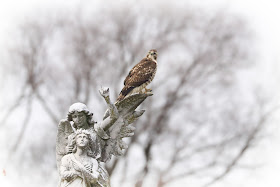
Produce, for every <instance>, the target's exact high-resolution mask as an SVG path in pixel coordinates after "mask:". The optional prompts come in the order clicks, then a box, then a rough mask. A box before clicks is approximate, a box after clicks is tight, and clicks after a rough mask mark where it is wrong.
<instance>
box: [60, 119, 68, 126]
mask: <svg viewBox="0 0 280 187" xmlns="http://www.w3.org/2000/svg"><path fill="white" fill-rule="evenodd" d="M58 125H59V126H67V125H70V122H69V121H68V120H67V119H62V120H60V122H59V124H58Z"/></svg>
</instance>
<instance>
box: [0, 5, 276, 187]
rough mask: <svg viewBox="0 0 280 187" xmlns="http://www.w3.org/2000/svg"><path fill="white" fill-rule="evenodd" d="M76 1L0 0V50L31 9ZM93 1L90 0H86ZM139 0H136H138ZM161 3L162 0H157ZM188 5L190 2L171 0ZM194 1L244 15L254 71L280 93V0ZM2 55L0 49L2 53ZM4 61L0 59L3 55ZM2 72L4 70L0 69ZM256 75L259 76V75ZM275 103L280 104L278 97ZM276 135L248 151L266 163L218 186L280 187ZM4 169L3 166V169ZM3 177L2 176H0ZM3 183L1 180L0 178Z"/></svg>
mask: <svg viewBox="0 0 280 187" xmlns="http://www.w3.org/2000/svg"><path fill="white" fill-rule="evenodd" d="M76 2H77V1H76V0H64V1H62V0H0V50H2V49H3V47H5V46H6V44H7V42H8V40H9V37H8V36H9V33H10V32H11V31H12V30H13V29H14V28H15V26H16V23H18V22H20V20H21V19H23V18H24V16H25V15H27V14H28V12H32V11H33V10H35V11H40V9H42V10H43V9H46V8H56V7H62V5H63V6H65V7H68V8H69V7H70V8H71V6H75V3H76ZM87 2H90V0H87ZM135 2H136V1H135ZM158 2H159V3H161V1H158ZM172 2H174V3H176V4H182V6H184V5H185V3H186V2H188V1H180V0H172ZM190 2H191V3H192V4H196V5H199V6H203V7H205V8H210V9H211V8H213V9H216V8H218V7H221V8H223V9H226V10H228V11H231V12H235V13H238V14H240V15H243V16H244V17H245V19H247V20H248V23H249V24H250V26H251V28H252V29H253V30H254V31H255V33H256V35H257V44H258V46H257V49H259V50H260V52H259V53H258V54H259V55H260V57H259V59H258V60H259V64H258V66H257V69H258V71H256V72H255V73H254V74H255V75H258V76H261V77H264V78H262V79H260V81H263V82H265V84H266V85H267V90H268V91H269V92H274V93H275V94H273V95H276V96H279V95H280V94H279V93H280V84H279V85H278V82H279V81H280V64H279V63H280V1H279V0H196V1H195V0H191V1H190ZM0 54H1V52H0ZM0 60H1V58H0ZM0 72H1V71H0ZM256 77H257V76H256ZM275 102H277V103H279V100H278V99H277V98H276V100H275ZM271 131H273V132H274V134H272V135H271V137H270V138H269V139H266V140H265V141H264V142H262V144H261V145H260V146H259V147H258V148H257V149H256V150H255V151H252V152H250V153H249V154H247V158H246V159H247V160H251V161H252V162H254V161H257V162H259V163H261V164H264V165H263V166H262V167H260V168H258V170H257V171H249V172H248V171H247V172H242V171H240V170H238V171H235V172H234V173H233V174H231V175H230V176H228V177H227V178H226V179H225V181H224V183H221V184H220V185H214V186H215V187H224V186H227V187H236V186H239V187H242V186H244V187H245V186H246V187H248V186H254V187H279V186H280V138H279V137H280V128H279V127H278V125H277V124H274V126H271ZM0 169H1V168H0ZM0 180H1V178H0ZM0 182H1V181H0Z"/></svg>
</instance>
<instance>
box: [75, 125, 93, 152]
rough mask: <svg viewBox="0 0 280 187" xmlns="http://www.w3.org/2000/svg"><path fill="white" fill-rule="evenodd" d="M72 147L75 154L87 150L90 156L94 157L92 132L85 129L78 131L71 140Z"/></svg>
mask: <svg viewBox="0 0 280 187" xmlns="http://www.w3.org/2000/svg"><path fill="white" fill-rule="evenodd" d="M70 142H71V145H70V146H72V147H73V153H75V152H76V151H77V149H83V150H87V154H88V155H89V156H92V155H93V152H92V147H91V146H92V145H93V144H94V141H93V140H92V138H91V135H90V132H89V131H88V130H84V129H78V130H77V131H76V132H75V133H74V136H73V137H72V139H71V141H70Z"/></svg>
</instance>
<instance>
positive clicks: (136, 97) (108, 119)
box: [56, 88, 152, 187]
mask: <svg viewBox="0 0 280 187" xmlns="http://www.w3.org/2000/svg"><path fill="white" fill-rule="evenodd" d="M99 93H100V94H101V96H102V97H103V98H104V99H105V101H106V103H107V107H108V109H107V110H106V112H105V114H104V117H103V120H102V121H101V122H99V123H98V122H95V121H94V120H93V113H92V112H90V111H89V110H88V108H87V106H86V105H85V104H83V103H74V104H73V105H71V106H70V108H69V111H68V114H67V119H63V120H61V121H60V123H59V125H58V132H57V140H56V158H57V167H58V170H59V173H60V178H61V180H64V181H67V179H68V178H67V176H68V175H67V172H66V171H68V170H65V168H67V167H68V166H69V167H68V168H73V169H74V170H75V171H79V172H80V174H83V176H87V175H85V173H83V171H85V170H84V168H83V167H81V166H82V164H76V163H79V162H75V161H76V160H77V159H76V160H75V157H73V156H71V155H74V154H75V153H76V151H77V149H78V146H77V145H78V142H77V132H80V130H82V129H83V130H87V132H88V134H89V135H88V136H90V141H89V143H88V146H87V148H88V149H89V150H90V151H88V153H87V155H88V156H90V157H91V158H93V159H94V160H96V162H97V163H98V164H97V166H98V169H97V171H98V173H99V175H102V176H104V177H101V179H102V180H103V181H106V178H107V177H106V175H107V172H106V170H105V169H104V168H103V167H102V166H101V165H100V162H107V161H109V160H110V159H111V156H112V155H114V156H121V155H122V154H123V152H124V151H123V150H124V149H126V148H127V145H126V144H125V142H124V141H123V140H122V139H123V138H125V137H131V136H133V135H134V130H135V127H133V126H132V125H131V124H132V123H133V122H134V121H135V120H137V119H138V118H139V117H140V116H141V115H142V114H143V113H144V112H145V111H144V110H139V111H136V108H137V107H138V106H139V105H140V104H141V103H142V102H143V101H144V100H145V99H146V98H147V97H148V96H151V95H152V93H136V94H133V95H130V96H128V97H125V98H124V99H123V100H121V101H118V102H116V103H115V104H113V103H112V102H111V100H110V97H109V88H101V89H100V90H99ZM75 142H76V144H75ZM75 145H76V146H75ZM65 160H67V161H65ZM69 160H72V162H73V163H72V165H71V166H70V165H69V164H68V166H67V167H66V166H65V163H69ZM94 162H95V161H92V164H93V163H94ZM96 162H95V163H96ZM94 165H95V167H93V166H92V168H95V169H94V171H96V164H94ZM84 167H85V168H87V167H86V165H84ZM92 171H93V170H92ZM65 172H66V174H65ZM79 172H78V173H79ZM72 175H75V176H76V175H77V173H75V174H71V175H70V177H69V178H72V179H73V176H72ZM92 175H93V176H95V175H97V174H92ZM77 176H82V175H77ZM88 177H89V178H90V180H91V177H92V176H91V175H89V176H88ZM88 177H86V178H88ZM95 178H96V177H95ZM99 179H100V178H99ZM94 180H95V179H94V177H93V178H92V181H94ZM97 181H98V180H97ZM95 183H96V182H95ZM97 183H98V182H97ZM97 183H96V184H97ZM99 183H102V182H99ZM103 183H106V182H103ZM61 184H62V183H61ZM89 184H90V183H89ZM96 184H95V185H93V186H98V185H96ZM78 186H81V185H78ZM88 186H89V187H90V185H88ZM101 186H102V185H101ZM103 186H106V185H103ZM107 186H108V185H107Z"/></svg>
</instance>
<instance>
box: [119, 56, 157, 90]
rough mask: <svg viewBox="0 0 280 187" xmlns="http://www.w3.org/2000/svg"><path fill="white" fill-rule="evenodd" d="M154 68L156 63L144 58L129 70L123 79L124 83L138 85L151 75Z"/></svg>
mask: <svg viewBox="0 0 280 187" xmlns="http://www.w3.org/2000/svg"><path fill="white" fill-rule="evenodd" d="M155 70H156V63H155V62H154V61H152V60H150V59H148V58H144V59H142V60H141V61H140V62H139V63H138V64H136V65H135V66H134V67H133V68H132V69H131V70H130V72H129V74H128V75H127V77H126V78H125V80H124V85H125V86H133V87H137V86H140V85H141V84H143V83H145V82H146V81H148V80H149V79H150V78H151V77H152V75H153V73H154V71H155Z"/></svg>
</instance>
